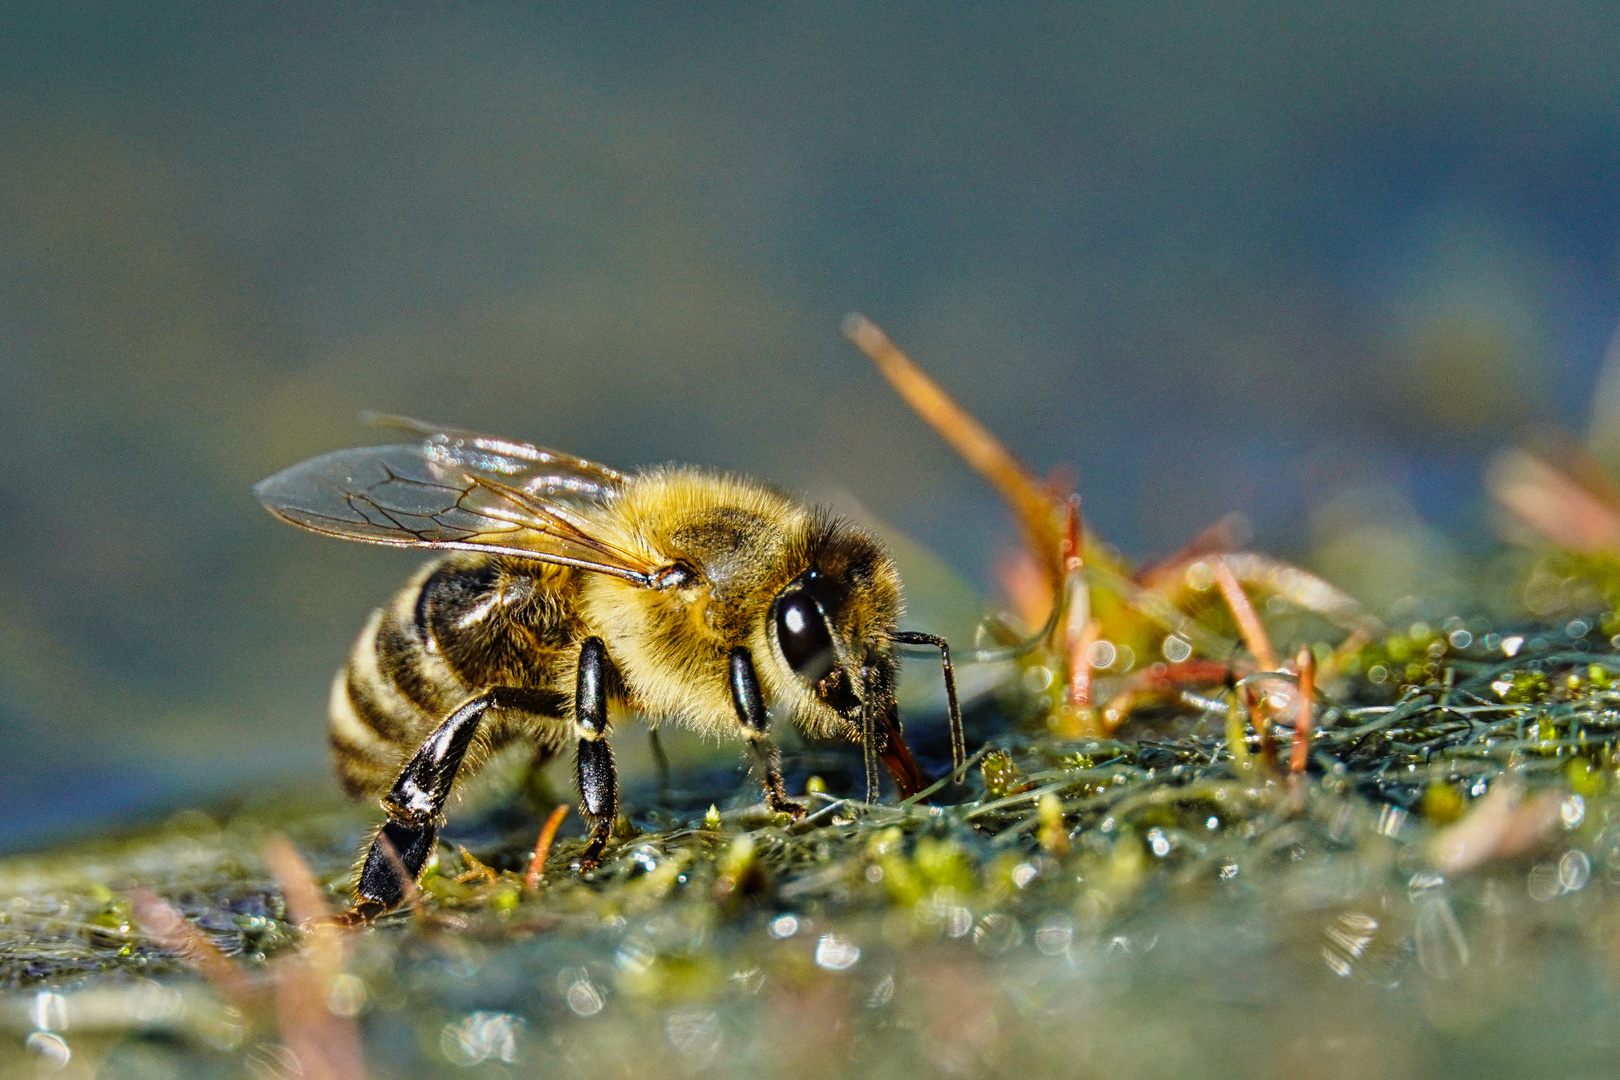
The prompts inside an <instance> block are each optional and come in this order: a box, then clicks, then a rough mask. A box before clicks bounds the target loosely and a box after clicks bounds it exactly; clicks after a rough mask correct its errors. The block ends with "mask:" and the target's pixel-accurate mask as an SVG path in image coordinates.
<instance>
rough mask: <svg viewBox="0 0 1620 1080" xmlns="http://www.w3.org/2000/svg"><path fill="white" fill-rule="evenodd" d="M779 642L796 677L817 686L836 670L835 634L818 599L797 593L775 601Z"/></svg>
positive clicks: (804, 593) (784, 656) (791, 593)
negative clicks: (822, 611)
mask: <svg viewBox="0 0 1620 1080" xmlns="http://www.w3.org/2000/svg"><path fill="white" fill-rule="evenodd" d="M776 640H777V642H778V643H780V645H781V647H782V658H783V659H784V660H786V661H787V662H788V667H790V668H792V669H793V671H794V674H796V675H798V676H799V678H801V679H803V680H804V681H805V682H806V683H808V684H809V685H811V686H814V685H815V684H816V683H818V682H820V681H821V680H822V679H824V678H826V677H827V673H828V672H830V671H831V670H832V669H833V643H832V633H831V632H830V631H829V630H828V629H827V619H826V617H825V616H823V615H822V614H821V608H820V607H819V606H817V604H816V601H815V598H814V597H812V596H811V595H810V593H809V592H807V591H805V590H804V589H794V590H793V591H791V592H786V593H783V594H782V595H781V597H779V598H778V599H777V601H776Z"/></svg>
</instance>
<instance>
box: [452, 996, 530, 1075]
mask: <svg viewBox="0 0 1620 1080" xmlns="http://www.w3.org/2000/svg"><path fill="white" fill-rule="evenodd" d="M522 1030H523V1019H522V1018H521V1017H517V1016H513V1015H512V1014H511V1013H502V1012H484V1011H482V1010H480V1011H479V1012H475V1013H469V1014H468V1015H467V1016H466V1017H465V1018H464V1019H462V1020H460V1021H454V1022H451V1023H448V1024H446V1025H444V1029H443V1030H442V1031H440V1032H439V1049H440V1050H441V1051H442V1052H443V1053H444V1056H445V1058H446V1060H448V1061H449V1062H450V1063H451V1064H454V1065H462V1066H473V1065H478V1064H481V1063H482V1062H485V1061H491V1060H493V1061H504V1062H506V1063H507V1064H508V1065H510V1064H511V1063H512V1062H514V1061H516V1060H517V1037H518V1033H519V1032H520V1031H522Z"/></svg>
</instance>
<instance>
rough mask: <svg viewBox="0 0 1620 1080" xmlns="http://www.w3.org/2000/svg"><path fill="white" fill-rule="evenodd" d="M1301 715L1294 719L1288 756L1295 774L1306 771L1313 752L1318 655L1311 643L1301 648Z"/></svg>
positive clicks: (1289, 765)
mask: <svg viewBox="0 0 1620 1080" xmlns="http://www.w3.org/2000/svg"><path fill="white" fill-rule="evenodd" d="M1295 664H1296V665H1297V666H1298V667H1299V715H1298V718H1297V719H1295V721H1294V747H1293V752H1292V753H1291V754H1290V755H1289V758H1288V771H1289V772H1290V773H1293V774H1294V775H1295V776H1301V775H1303V774H1304V772H1305V765H1306V763H1307V762H1308V761H1309V760H1310V754H1311V706H1312V704H1313V699H1314V698H1315V696H1316V656H1315V654H1313V653H1312V652H1311V648H1310V646H1309V645H1307V646H1305V647H1304V648H1302V649H1300V650H1299V659H1298V660H1296V661H1295Z"/></svg>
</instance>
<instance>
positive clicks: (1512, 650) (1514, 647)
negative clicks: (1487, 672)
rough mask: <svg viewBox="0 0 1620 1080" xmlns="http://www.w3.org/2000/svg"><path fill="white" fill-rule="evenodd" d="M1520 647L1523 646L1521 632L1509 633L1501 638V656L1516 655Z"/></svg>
mask: <svg viewBox="0 0 1620 1080" xmlns="http://www.w3.org/2000/svg"><path fill="white" fill-rule="evenodd" d="M1522 648H1524V636H1523V635H1522V634H1509V635H1508V636H1507V637H1505V638H1503V639H1502V655H1503V656H1518V655H1519V650H1520V649H1522Z"/></svg>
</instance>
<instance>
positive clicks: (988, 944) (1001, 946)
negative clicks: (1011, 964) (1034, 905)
mask: <svg viewBox="0 0 1620 1080" xmlns="http://www.w3.org/2000/svg"><path fill="white" fill-rule="evenodd" d="M1023 940H1024V928H1023V927H1022V926H1020V925H1019V924H1018V920H1017V919H1015V918H1013V917H1012V916H1011V915H1004V914H1002V913H1001V912H999V911H992V912H991V913H990V914H988V915H986V916H985V917H984V918H982V919H980V920H979V922H978V924H977V925H976V926H974V927H973V944H974V945H975V946H976V947H978V948H979V949H981V950H983V951H984V952H987V953H991V954H992V955H997V956H999V955H1000V954H1002V953H1004V952H1006V951H1008V950H1009V949H1012V948H1015V947H1016V946H1017V945H1018V944H1019V943H1021V942H1022V941H1023Z"/></svg>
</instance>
